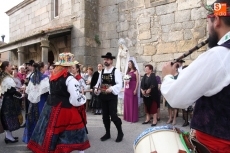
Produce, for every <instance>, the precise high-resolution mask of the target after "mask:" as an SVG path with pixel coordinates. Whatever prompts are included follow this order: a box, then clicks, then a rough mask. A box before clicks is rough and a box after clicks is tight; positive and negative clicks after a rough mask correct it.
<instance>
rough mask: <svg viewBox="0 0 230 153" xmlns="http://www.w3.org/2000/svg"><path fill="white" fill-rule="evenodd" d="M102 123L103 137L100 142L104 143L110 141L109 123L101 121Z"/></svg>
mask: <svg viewBox="0 0 230 153" xmlns="http://www.w3.org/2000/svg"><path fill="white" fill-rule="evenodd" d="M103 122H104V126H105V131H106V133H105V135H104V136H103V137H101V141H105V140H108V139H110V137H111V136H110V121H103Z"/></svg>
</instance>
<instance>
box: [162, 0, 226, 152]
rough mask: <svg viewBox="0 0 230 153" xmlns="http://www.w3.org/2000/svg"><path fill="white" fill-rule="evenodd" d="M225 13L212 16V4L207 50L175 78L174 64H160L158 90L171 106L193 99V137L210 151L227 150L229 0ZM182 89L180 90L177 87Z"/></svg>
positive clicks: (208, 19) (217, 1)
mask: <svg viewBox="0 0 230 153" xmlns="http://www.w3.org/2000/svg"><path fill="white" fill-rule="evenodd" d="M215 3H221V4H226V5H227V12H225V13H224V14H225V15H226V16H219V15H218V14H215V15H214V12H212V10H214V4H213V5H211V6H210V7H211V8H212V9H210V12H209V14H208V16H207V21H208V31H209V43H208V46H209V48H210V49H209V50H207V51H206V52H204V53H203V54H202V55H200V56H199V57H198V58H197V59H196V60H195V61H194V62H192V63H191V64H190V65H189V66H188V67H187V68H186V69H184V70H183V71H182V72H181V73H180V75H179V76H178V78H177V80H174V79H173V76H172V74H174V73H175V70H176V65H175V64H174V65H173V66H171V64H170V63H167V64H165V65H164V66H163V69H162V75H163V83H162V86H161V92H162V94H163V95H164V97H165V98H166V100H167V101H168V102H169V104H170V105H171V106H172V107H176V108H182V109H184V108H187V107H188V106H189V105H192V104H193V103H194V102H195V101H196V105H195V109H194V115H193V119H192V121H191V128H193V129H195V130H196V138H197V140H198V141H199V142H201V143H202V144H204V145H205V146H206V147H207V148H208V149H209V150H210V151H211V152H216V153H226V152H229V150H230V132H229V129H230V121H229V119H230V62H229V61H230V1H229V0H216V1H215ZM181 89H182V90H181Z"/></svg>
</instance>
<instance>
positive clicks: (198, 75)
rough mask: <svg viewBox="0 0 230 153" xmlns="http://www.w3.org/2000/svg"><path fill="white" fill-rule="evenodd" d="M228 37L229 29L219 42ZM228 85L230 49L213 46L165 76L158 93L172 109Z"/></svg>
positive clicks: (229, 36) (184, 105) (229, 35)
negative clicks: (177, 74) (182, 68)
mask: <svg viewBox="0 0 230 153" xmlns="http://www.w3.org/2000/svg"><path fill="white" fill-rule="evenodd" d="M224 38H230V32H228V33H227V34H226V35H225V36H224V37H223V38H222V39H221V40H220V41H219V42H218V45H220V44H223V43H224V42H226V41H227V40H228V39H224ZM229 84H230V49H228V48H225V47H222V46H216V47H213V48H211V49H210V50H208V51H206V52H204V53H203V54H201V55H200V56H199V57H198V58H197V59H196V60H194V62H192V63H191V64H190V65H189V66H188V67H187V68H185V69H184V70H183V71H181V73H180V74H179V76H178V78H177V80H174V79H173V77H172V75H166V76H165V77H164V79H163V82H162V85H161V93H162V95H163V96H164V97H165V99H166V100H167V101H168V103H169V104H170V106H172V107H173V108H187V107H188V106H189V105H191V104H193V103H194V102H195V101H196V100H198V99H199V98H200V97H202V96H206V97H210V96H212V95H215V94H217V93H218V92H220V91H221V90H222V89H223V88H224V87H226V86H227V85H229Z"/></svg>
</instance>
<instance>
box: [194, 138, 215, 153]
mask: <svg viewBox="0 0 230 153" xmlns="http://www.w3.org/2000/svg"><path fill="white" fill-rule="evenodd" d="M191 143H192V144H193V145H194V146H195V148H196V152H197V153H211V152H210V151H209V149H208V148H207V147H206V146H204V145H203V144H202V143H200V142H199V141H198V140H197V139H196V138H191Z"/></svg>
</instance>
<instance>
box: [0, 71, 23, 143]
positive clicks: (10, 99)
mask: <svg viewBox="0 0 230 153" xmlns="http://www.w3.org/2000/svg"><path fill="white" fill-rule="evenodd" d="M0 82H1V94H2V95H3V101H2V107H1V122H2V126H3V129H4V130H5V131H6V139H8V138H10V137H8V134H10V135H11V132H12V131H15V130H18V129H19V128H20V122H19V118H18V116H19V115H20V114H21V109H20V103H19V99H21V96H22V94H21V93H20V92H18V91H17V90H16V83H15V82H14V80H13V78H12V77H11V76H10V75H9V74H8V73H6V72H1V78H0ZM11 137H12V135H11ZM6 139H5V142H6V143H7V141H6Z"/></svg>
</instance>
